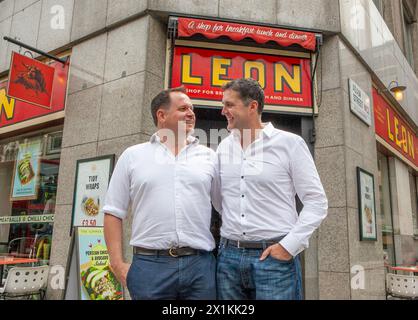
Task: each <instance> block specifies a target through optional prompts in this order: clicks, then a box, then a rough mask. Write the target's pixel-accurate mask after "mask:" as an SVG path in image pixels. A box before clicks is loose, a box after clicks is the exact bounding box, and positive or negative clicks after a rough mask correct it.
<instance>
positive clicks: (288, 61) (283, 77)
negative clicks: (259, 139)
mask: <svg viewBox="0 0 418 320" xmlns="http://www.w3.org/2000/svg"><path fill="white" fill-rule="evenodd" d="M310 63H311V61H310V59H305V58H293V57H283V56H276V55H266V54H252V53H243V52H235V51H223V50H212V49H199V48H190V47H181V46H177V47H176V48H175V50H174V59H173V68H172V77H171V87H177V86H181V85H184V86H185V87H186V88H187V94H188V95H189V97H191V98H192V99H199V100H210V101H221V100H222V95H223V92H222V85H223V84H225V83H227V82H228V81H230V80H233V79H239V78H253V79H255V80H257V81H258V82H259V83H260V85H261V87H262V88H263V89H264V93H265V103H266V105H276V106H288V107H300V108H312V87H311V84H312V81H311V65H310Z"/></svg>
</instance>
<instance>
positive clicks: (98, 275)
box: [91, 271, 108, 288]
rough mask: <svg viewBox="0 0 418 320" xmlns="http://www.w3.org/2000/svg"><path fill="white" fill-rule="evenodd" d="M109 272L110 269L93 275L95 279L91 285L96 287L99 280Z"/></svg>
mask: <svg viewBox="0 0 418 320" xmlns="http://www.w3.org/2000/svg"><path fill="white" fill-rule="evenodd" d="M107 274H108V271H102V272H100V273H98V274H96V276H94V277H93V280H91V287H92V288H94V287H95V285H96V282H97V280H99V279H101V278H103V277H106V275H107Z"/></svg>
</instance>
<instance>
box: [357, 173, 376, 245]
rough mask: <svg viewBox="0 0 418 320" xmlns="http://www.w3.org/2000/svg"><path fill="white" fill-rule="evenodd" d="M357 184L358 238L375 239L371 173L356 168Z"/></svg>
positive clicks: (374, 211) (374, 210) (373, 194)
mask: <svg viewBox="0 0 418 320" xmlns="http://www.w3.org/2000/svg"><path fill="white" fill-rule="evenodd" d="M357 175H358V176H357V179H358V184H359V195H358V196H359V214H360V226H361V228H360V239H361V240H377V231H376V208H375V192H374V181H373V175H372V174H370V173H368V172H366V171H364V170H363V169H360V168H358V169H357Z"/></svg>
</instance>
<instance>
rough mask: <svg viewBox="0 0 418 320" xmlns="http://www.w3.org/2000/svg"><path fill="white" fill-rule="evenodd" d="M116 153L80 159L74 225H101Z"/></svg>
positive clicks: (75, 192) (76, 182) (75, 189)
mask: <svg viewBox="0 0 418 320" xmlns="http://www.w3.org/2000/svg"><path fill="white" fill-rule="evenodd" d="M113 165H114V155H110V156H103V157H98V158H92V159H85V160H78V161H77V170H76V178H75V187H74V202H73V226H75V227H77V226H78V227H101V226H103V223H104V214H103V213H102V210H101V209H102V208H103V203H104V199H105V196H106V192H107V188H108V186H109V181H110V175H111V172H112V170H113Z"/></svg>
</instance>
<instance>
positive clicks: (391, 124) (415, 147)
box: [373, 88, 418, 167]
mask: <svg viewBox="0 0 418 320" xmlns="http://www.w3.org/2000/svg"><path fill="white" fill-rule="evenodd" d="M373 104H374V122H375V130H376V134H377V135H378V136H379V137H381V138H382V139H383V140H384V141H385V142H387V143H388V144H389V145H390V146H391V147H392V148H393V149H394V150H396V151H397V152H399V153H400V154H402V156H404V157H405V158H407V159H408V160H409V161H411V162H412V163H413V164H415V166H417V167H418V140H417V136H416V134H415V132H414V131H413V130H412V129H411V127H410V126H409V125H408V124H407V122H406V121H405V120H404V119H403V117H401V116H400V115H399V113H398V112H397V111H395V110H394V109H393V108H392V107H391V105H390V104H389V103H388V102H387V101H386V100H385V99H384V98H383V97H382V96H381V95H380V94H379V93H378V92H377V90H376V89H375V88H373Z"/></svg>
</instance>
